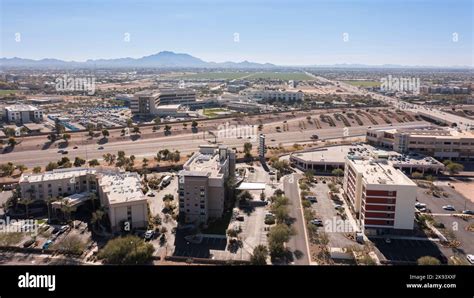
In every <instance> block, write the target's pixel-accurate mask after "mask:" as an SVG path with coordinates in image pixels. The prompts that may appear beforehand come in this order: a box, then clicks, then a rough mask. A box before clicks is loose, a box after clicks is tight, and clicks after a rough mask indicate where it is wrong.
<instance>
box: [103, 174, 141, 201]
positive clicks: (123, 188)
mask: <svg viewBox="0 0 474 298" xmlns="http://www.w3.org/2000/svg"><path fill="white" fill-rule="evenodd" d="M98 178H99V179H98V180H99V185H100V186H101V187H102V191H103V192H104V193H106V194H107V198H108V201H109V204H111V205H113V204H118V203H125V202H131V201H141V200H144V199H146V198H145V195H144V194H143V192H142V189H141V184H140V177H139V176H138V174H137V173H134V172H123V173H108V172H105V173H100V174H99V175H98Z"/></svg>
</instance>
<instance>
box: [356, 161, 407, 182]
mask: <svg viewBox="0 0 474 298" xmlns="http://www.w3.org/2000/svg"><path fill="white" fill-rule="evenodd" d="M349 162H350V163H352V165H353V166H354V168H355V169H356V171H357V172H359V173H361V174H362V175H363V177H364V179H365V181H366V182H367V183H368V184H388V185H390V184H391V185H416V184H415V182H413V181H412V180H411V179H409V178H408V177H407V176H405V174H403V173H402V172H401V171H400V170H397V169H395V168H394V167H393V166H392V165H390V164H389V163H388V162H379V161H376V160H366V159H353V160H349Z"/></svg>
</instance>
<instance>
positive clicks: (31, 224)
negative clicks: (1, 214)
mask: <svg viewBox="0 0 474 298" xmlns="http://www.w3.org/2000/svg"><path fill="white" fill-rule="evenodd" d="M38 227H39V223H38V220H36V219H22V220H16V219H10V217H8V216H7V217H6V219H3V218H2V219H0V233H30V234H32V235H38Z"/></svg>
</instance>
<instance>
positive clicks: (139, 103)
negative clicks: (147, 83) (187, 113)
mask: <svg viewBox="0 0 474 298" xmlns="http://www.w3.org/2000/svg"><path fill="white" fill-rule="evenodd" d="M195 102H196V92H195V91H194V90H189V89H159V90H157V91H151V90H149V91H141V92H137V93H135V94H134V96H133V98H132V100H131V101H130V109H131V110H132V113H133V114H134V115H139V116H148V115H157V113H158V110H157V109H158V106H159V105H176V104H180V105H183V106H185V105H187V104H190V105H192V104H193V103H195Z"/></svg>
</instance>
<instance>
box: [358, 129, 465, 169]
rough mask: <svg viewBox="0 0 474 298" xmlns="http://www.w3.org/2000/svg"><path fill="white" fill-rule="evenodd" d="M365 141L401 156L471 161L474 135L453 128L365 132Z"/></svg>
mask: <svg viewBox="0 0 474 298" xmlns="http://www.w3.org/2000/svg"><path fill="white" fill-rule="evenodd" d="M367 142H368V143H369V144H371V145H375V146H381V147H385V148H390V149H393V150H394V151H397V152H402V153H406V152H417V153H421V154H424V155H429V156H433V157H436V158H438V159H451V160H457V161H474V133H472V132H469V131H458V130H456V129H453V128H417V129H369V130H368V131H367Z"/></svg>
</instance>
